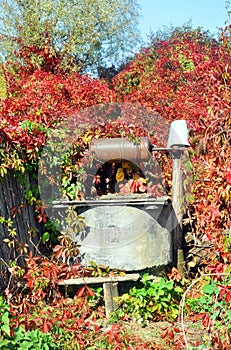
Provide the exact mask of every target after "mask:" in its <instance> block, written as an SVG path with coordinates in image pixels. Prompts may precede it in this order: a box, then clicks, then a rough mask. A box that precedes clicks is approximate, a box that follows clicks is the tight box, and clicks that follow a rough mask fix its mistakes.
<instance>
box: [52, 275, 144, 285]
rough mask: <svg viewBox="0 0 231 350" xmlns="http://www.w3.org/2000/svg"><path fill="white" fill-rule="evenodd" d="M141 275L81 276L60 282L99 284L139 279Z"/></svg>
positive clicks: (62, 283)
mask: <svg viewBox="0 0 231 350" xmlns="http://www.w3.org/2000/svg"><path fill="white" fill-rule="evenodd" d="M139 277H140V275H139V274H138V273H130V274H127V275H125V276H108V277H101V276H98V277H79V278H69V279H67V280H63V281H60V282H59V283H58V284H59V285H61V286H70V285H76V286H78V285H82V284H97V283H107V282H108V283H111V282H123V281H137V280H138V279H139Z"/></svg>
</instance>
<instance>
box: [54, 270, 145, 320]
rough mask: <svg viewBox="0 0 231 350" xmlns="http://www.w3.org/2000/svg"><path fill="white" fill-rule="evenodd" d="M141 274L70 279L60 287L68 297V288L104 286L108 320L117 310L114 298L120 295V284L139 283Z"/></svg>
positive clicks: (64, 281)
mask: <svg viewBox="0 0 231 350" xmlns="http://www.w3.org/2000/svg"><path fill="white" fill-rule="evenodd" d="M139 278H140V275H139V273H133V274H132V273H130V274H126V275H125V276H108V277H100V276H99V277H80V278H70V279H67V280H63V281H61V282H59V283H58V285H59V286H64V287H65V296H67V295H68V286H81V285H91V284H101V283H102V284H103V293H104V302H105V311H106V318H109V316H110V313H111V312H112V311H115V310H116V303H115V301H114V298H115V297H117V296H118V295H119V293H118V283H119V282H126V281H138V279H139Z"/></svg>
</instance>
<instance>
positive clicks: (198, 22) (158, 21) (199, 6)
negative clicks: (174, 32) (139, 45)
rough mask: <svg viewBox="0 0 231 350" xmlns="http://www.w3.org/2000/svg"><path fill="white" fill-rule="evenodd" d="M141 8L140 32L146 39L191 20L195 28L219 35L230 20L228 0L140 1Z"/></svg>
mask: <svg viewBox="0 0 231 350" xmlns="http://www.w3.org/2000/svg"><path fill="white" fill-rule="evenodd" d="M138 2H139V4H140V6H141V11H140V12H141V15H142V18H141V19H140V30H141V33H142V35H143V38H144V39H146V38H147V35H148V34H150V30H152V31H153V32H154V33H155V32H156V31H157V30H158V29H163V26H167V27H169V26H170V25H173V26H174V27H175V26H181V25H183V24H185V23H187V22H189V20H191V21H192V26H193V27H198V26H201V27H203V29H204V30H209V31H210V32H211V34H214V36H215V37H216V34H217V33H218V28H219V27H224V26H225V22H226V20H227V19H228V16H227V11H226V0H138Z"/></svg>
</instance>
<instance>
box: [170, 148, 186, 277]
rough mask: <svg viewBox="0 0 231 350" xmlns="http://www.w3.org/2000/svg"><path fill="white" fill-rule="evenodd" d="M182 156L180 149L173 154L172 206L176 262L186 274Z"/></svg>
mask: <svg viewBox="0 0 231 350" xmlns="http://www.w3.org/2000/svg"><path fill="white" fill-rule="evenodd" d="M182 154H183V151H182V150H180V149H177V150H173V152H172V163H173V164H172V206H173V209H174V212H175V215H176V221H177V227H175V230H174V232H175V235H174V242H173V245H174V260H175V261H176V264H177V269H178V271H179V272H180V273H181V274H184V254H183V249H182V241H183V236H182V220H183V210H182V199H183V172H182Z"/></svg>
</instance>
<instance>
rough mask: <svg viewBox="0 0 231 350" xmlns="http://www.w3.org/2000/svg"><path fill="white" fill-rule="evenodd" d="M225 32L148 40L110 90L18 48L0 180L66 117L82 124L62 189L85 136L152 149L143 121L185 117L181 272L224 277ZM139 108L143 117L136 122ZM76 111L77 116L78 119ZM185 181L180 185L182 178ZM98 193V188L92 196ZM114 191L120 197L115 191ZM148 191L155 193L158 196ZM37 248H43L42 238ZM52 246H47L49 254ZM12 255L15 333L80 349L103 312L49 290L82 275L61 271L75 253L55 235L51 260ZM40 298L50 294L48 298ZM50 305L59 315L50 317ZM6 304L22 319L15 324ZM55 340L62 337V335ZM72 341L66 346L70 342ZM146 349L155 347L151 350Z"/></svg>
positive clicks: (77, 269) (30, 166) (117, 338)
mask: <svg viewBox="0 0 231 350" xmlns="http://www.w3.org/2000/svg"><path fill="white" fill-rule="evenodd" d="M230 33H231V27H227V28H225V29H224V31H223V32H222V33H221V40H220V42H217V41H215V40H211V39H210V38H208V37H207V35H206V34H205V33H203V32H202V31H200V30H195V31H191V32H186V33H181V35H176V33H175V35H172V36H171V37H170V38H169V39H168V40H165V41H159V42H155V41H153V43H152V44H151V45H150V46H149V47H148V48H146V49H143V50H142V51H141V52H140V53H138V54H137V55H136V57H134V59H133V60H132V61H131V62H130V63H129V64H128V65H127V66H126V67H125V68H124V69H123V70H122V71H121V72H120V73H119V74H118V75H116V76H115V77H114V78H113V81H112V82H111V84H110V86H109V85H108V83H107V82H106V81H103V80H99V79H96V78H91V77H89V76H87V75H85V76H82V75H80V74H79V73H76V72H73V71H71V70H70V71H69V72H68V71H67V70H66V71H62V69H60V67H59V62H60V61H59V57H56V56H52V55H51V53H50V52H49V48H47V47H45V48H42V49H39V50H38V49H37V48H36V47H22V50H21V51H20V53H17V55H18V57H19V59H21V58H22V57H23V59H24V62H25V63H26V64H24V65H20V64H19V63H18V64H16V65H15V64H12V63H11V62H8V63H7V64H6V65H4V67H3V71H4V79H5V82H6V87H7V98H5V99H3V100H1V102H0V111H1V115H0V158H1V164H0V177H1V178H4V177H5V176H6V175H7V172H8V171H14V172H15V176H16V177H17V176H18V177H19V178H20V175H19V174H23V173H24V172H25V171H36V170H37V166H38V159H39V156H40V154H41V150H42V147H43V146H44V145H45V144H46V141H47V137H48V135H49V131H50V129H51V128H55V127H58V125H60V122H62V121H63V120H65V118H68V117H70V116H75V115H76V116H77V115H78V116H81V118H80V119H78V122H79V123H80V122H81V125H83V130H84V132H83V134H81V135H79V137H78V139H76V140H73V142H74V146H75V148H74V151H76V152H73V156H72V159H71V160H68V161H73V163H72V164H69V163H68V164H66V165H65V166H66V167H65V168H64V180H65V181H66V182H67V183H68V184H69V180H70V179H72V178H74V176H75V175H73V173H72V171H73V169H77V170H81V169H82V167H85V166H86V164H85V163H84V162H85V161H86V159H87V160H88V158H87V157H85V152H86V153H87V151H88V146H89V142H90V140H91V139H92V138H93V137H94V136H97V137H119V136H128V137H132V138H133V139H136V137H140V136H147V135H149V132H150V131H151V132H152V133H151V135H149V136H150V137H151V139H152V140H153V141H155V135H156V134H158V133H160V129H159V127H160V126H159V125H158V123H154V124H155V126H156V130H149V126H150V125H152V120H149V119H150V118H152V116H153V115H159V116H161V117H162V118H163V120H164V121H165V122H166V124H168V123H170V122H171V121H173V120H176V119H185V120H186V121H187V125H188V128H189V139H190V144H191V147H190V148H189V150H188V155H189V159H190V162H188V163H187V164H185V169H184V172H185V176H186V180H188V181H185V186H186V192H185V193H186V194H185V201H184V211H185V216H184V237H185V253H186V259H187V271H188V272H191V273H192V272H198V271H209V272H212V273H217V272H218V273H223V272H226V271H228V272H230V270H229V269H228V266H229V264H230V262H231V261H230V249H231V238H230V230H231V229H230V228H231V147H230V146H231V111H230V104H231V64H230V54H231V51H230ZM32 54H33V55H38V56H39V57H41V58H42V60H43V62H44V64H43V65H41V66H40V68H39V69H37V68H36V67H35V66H34V65H33V62H31V60H30V57H32V56H33V55H32ZM110 103H112V107H111V109H110V108H109V110H108V109H107V110H104V108H102V116H103V118H102V119H100V118H98V119H97V118H96V119H94V118H93V114H94V113H93V112H94V108H95V106H97V107H98V106H104V105H105V104H110ZM118 105H119V106H120V105H123V106H124V108H125V110H126V113H127V114H126V113H125V117H124V115H120V114H119V113H123V110H122V109H119V111H118V108H117V107H118ZM134 106H136V107H135V108H134ZM89 108H90V113H89ZM91 108H92V110H91ZM142 108H145V110H146V111H148V112H150V114H148V113H147V114H143V109H142ZM86 109H87V110H88V112H87V113H85V112H84V110H86ZM98 110H100V108H99V109H98ZM108 111H109V112H108ZM134 111H135V112H134ZM105 113H106V114H105ZM107 113H108V115H107ZM134 114H136V115H134ZM147 116H148V117H147ZM78 118H79V117H78ZM97 122H98V124H97ZM155 133H156V134H155ZM158 160H159V161H160V163H161V165H162V166H163V169H164V172H165V176H166V178H165V182H164V183H165V184H168V185H170V186H171V174H170V173H169V171H170V167H169V164H168V163H167V162H168V161H167V160H166V158H165V156H163V157H162V156H161V157H160V158H159V159H158ZM74 162H75V163H74ZM76 163H77V165H76ZM110 166H111V164H110ZM126 167H127V164H125V163H121V166H120V168H119V169H117V174H116V176H117V177H118V179H120V180H121V181H123V180H124V178H125V174H126V171H127V168H126ZM189 175H190V178H188V179H187V176H189ZM128 180H129V181H130V180H131V179H130V178H128ZM138 180H139V181H138V182H136V183H134V181H133V180H132V181H133V182H132V181H130V187H129V188H128V187H127V190H128V191H130V190H131V187H132V188H133V192H138V193H142V192H145V191H146V190H147V188H146V183H145V181H144V179H143V178H142V177H141V178H139V179H138ZM94 181H95V182H96V181H97V179H96V178H95V179H94ZM96 189H97V186H96ZM101 190H102V189H100V188H98V191H101ZM123 190H124V192H125V193H126V188H125V187H124V188H123ZM154 190H155V191H154ZM153 191H154V192H155V193H156V194H157V195H158V193H159V192H158V191H159V188H155V189H153ZM31 203H32V204H33V205H34V209H35V215H36V218H37V220H38V221H39V222H40V223H42V224H46V223H47V219H48V218H47V215H46V212H45V209H44V208H43V207H42V205H41V202H40V201H39V200H38V198H36V197H35V198H34V197H33V198H30V201H29V200H28V198H27V205H30V204H31ZM20 205H21V206H19V207H16V206H14V207H12V208H11V218H3V217H2V216H1V217H0V218H1V221H0V223H1V224H4V225H7V229H8V232H10V234H11V233H12V237H13V240H12V242H14V238H15V234H16V233H15V232H16V229H14V228H12V227H11V225H12V222H11V221H9V220H10V219H12V220H13V219H14V218H15V216H16V215H21V212H22V210H21V209H22V208H23V205H25V203H24V204H20ZM7 220H8V221H7ZM10 230H11V231H10ZM56 233H57V232H56ZM12 237H11V238H12ZM43 237H45V236H43ZM16 238H17V237H16ZM12 242H10V241H9V240H8V241H7V243H8V244H9V246H10V247H13V246H14V243H12ZM5 243H6V242H5ZM43 243H47V239H46V237H45V239H44V242H43ZM56 243H57V242H56ZM52 244H53V242H52V243H50V245H49V248H50V247H51V246H52ZM22 247H23V249H22V250H21V251H20V253H24V255H26V260H25V261H26V270H21V267H19V266H17V265H14V264H12V265H10V264H9V265H7V269H6V270H7V271H5V275H4V278H6V281H8V280H7V277H8V278H9V276H11V277H10V278H13V279H14V278H15V277H16V276H17V278H18V277H19V276H20V273H21V274H22V275H23V281H24V286H25V285H26V288H27V289H26V290H27V291H28V295H29V296H28V298H27V297H25V298H24V299H22V295H23V294H20V293H19V296H18V297H15V299H11V298H12V297H13V295H15V294H17V293H16V292H15V290H13V289H11V287H12V286H11V285H10V283H9V284H8V282H6V285H7V288H6V289H5V294H6V297H7V298H8V300H10V299H11V301H12V305H13V309H12V310H13V311H12V313H13V316H15V319H14V320H15V321H12V322H15V323H14V324H13V326H18V325H19V323H20V324H21V325H23V326H24V327H25V329H29V328H35V327H40V328H41V329H42V330H43V331H44V332H47V331H49V330H50V329H51V328H52V327H53V326H54V323H55V322H57V324H58V325H61V326H63V328H64V330H65V332H67V333H68V332H69V331H71V332H72V331H73V330H74V331H75V337H76V338H78V339H77V340H78V341H79V344H81V347H80V348H84V343H85V344H86V341H87V340H86V339H87V335H88V334H89V332H90V330H89V329H90V328H91V327H92V329H93V332H94V334H96V335H97V336H98V334H99V327H98V326H96V324H94V323H93V321H95V319H97V318H98V317H101V316H102V313H103V310H102V309H101V307H97V308H96V309H95V310H94V313H93V316H92V314H91V311H92V310H90V308H89V305H88V304H87V302H86V300H85V299H84V298H83V299H78V298H76V299H74V301H73V302H72V303H71V308H69V307H68V305H69V304H68V299H67V300H63V299H62V297H61V295H60V294H57V295H55V293H59V292H58V290H57V289H56V288H57V280H58V279H62V278H65V277H72V276H77V277H78V276H86V275H89V273H90V272H89V271H88V270H84V269H82V266H81V265H79V264H73V265H72V266H71V264H68V263H67V262H68V259H69V258H70V259H73V257H74V256H75V255H76V254H77V252H78V247H74V246H73V244H72V242H70V240H68V238H67V237H66V236H65V235H64V236H62V237H61V238H59V244H57V245H56V247H55V249H54V250H53V251H52V252H53V254H54V255H53V258H52V259H53V260H49V258H48V257H41V256H39V257H37V256H36V257H33V256H32V255H31V254H30V255H27V253H28V252H27V249H26V245H24V246H22ZM195 247H199V248H198V249H199V251H198V250H195V249H196V248H195ZM68 254H69V255H68ZM71 254H72V255H71ZM68 256H69V258H68ZM55 259H57V260H58V262H57V261H56V260H55ZM54 261H55V262H54ZM17 281H18V279H17ZM17 288H18V290H20V288H21V285H20V283H19V285H18V284H17ZM222 288H223V287H222ZM50 290H52V291H53V292H54V294H53V295H51V293H50ZM12 292H13V294H12ZM81 293H82V294H81ZM84 293H86V294H87V293H88V294H89V293H90V294H91V295H90V296H91V297H92V296H93V295H92V292H91V290H89V289H88V288H83V289H82V290H81V291H80V294H81V295H77V297H80V298H82V296H83V294H84ZM222 293H223V294H224V295H226V297H227V295H229V294H230V286H227V290H226V289H224V288H223V289H222ZM223 294H222V295H223ZM88 296H89V295H88ZM20 298H21V299H20ZM44 298H47V303H50V306H49V307H50V309H49V307H47V309H46V308H44V309H43V310H40V311H39V310H38V309H37V302H38V303H41V304H42V300H43V299H44ZM55 303H56V304H57V305H58V307H60V310H61V311H59V312H58V311H57V308H56V307H55V305H54V304H55ZM42 305H43V306H44V304H42ZM15 306H17V307H18V308H19V309H20V311H21V312H22V313H23V317H22V318H20V319H19V317H18V316H19V314H18V311H17V310H16V308H15ZM46 310H48V311H49V310H50V311H49V312H50V317H48V316H47V312H46ZM76 310H77V311H76ZM32 311H33V316H34V315H35V314H36V312H37V317H34V318H33V321H32V319H30V320H29V316H31V315H30V314H29V313H30V312H32ZM49 312H48V314H49ZM27 313H28V315H27V316H26V314H27ZM45 315H46V317H45ZM102 317H103V316H102ZM204 317H207V316H206V315H205V316H204ZM69 319H72V322H69V321H68V320H69ZM86 320H87V321H86ZM88 327H90V328H88ZM87 328H88V329H87ZM79 331H81V332H79ZM80 333H81V334H80ZM167 335H168V336H169V337H170V338H171V339H170V340H171V341H172V340H173V339H172V338H173V337H174V335H173V334H172V330H170V331H166V334H165V335H164V336H163V338H165V337H167ZM65 336H66V337H68V335H67V334H66V333H65ZM104 336H105V337H106V338H107V340H108V342H109V343H110V344H111V345H112V346H114V348H116V349H120V348H122V346H127V343H126V341H127V342H129V341H130V342H131V339H130V338H125V339H123V330H122V329H118V328H116V326H115V327H114V328H112V330H111V331H110V332H107V333H105V334H104ZM57 339H59V334H57ZM74 340H75V339H71V340H70V342H71V344H72V341H73V342H74ZM118 344H120V345H121V347H119V346H120V345H118ZM90 345H91V344H90ZM115 346H117V347H115ZM141 346H143V347H141ZM148 346H149V345H147V344H146V345H145V344H143V345H140V347H139V349H141V348H143V349H146V348H148ZM150 346H151V345H150ZM152 346H153V347H152V348H153V349H155V344H153V345H152ZM178 348H180V345H179V347H178ZM128 349H129V347H128ZM137 349H138V348H137Z"/></svg>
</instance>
